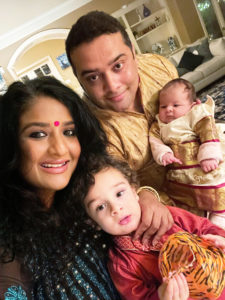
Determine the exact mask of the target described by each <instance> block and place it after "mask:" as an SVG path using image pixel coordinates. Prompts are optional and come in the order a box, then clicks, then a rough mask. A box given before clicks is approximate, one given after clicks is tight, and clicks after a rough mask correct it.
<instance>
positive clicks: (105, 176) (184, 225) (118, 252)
mask: <svg viewBox="0 0 225 300" xmlns="http://www.w3.org/2000/svg"><path fill="white" fill-rule="evenodd" d="M87 178H89V180H88V179H87V180H85V184H83V187H81V193H83V197H84V200H83V203H82V205H83V206H84V208H85V210H86V213H87V215H88V216H89V218H91V220H92V222H93V225H94V226H97V227H98V228H99V229H103V230H104V231H106V232H108V233H109V234H111V235H112V239H113V247H112V248H111V249H110V252H109V262H108V268H109V272H110V275H111V277H112V280H113V281H114V284H115V286H116V288H117V289H118V291H119V293H120V294H121V296H122V299H127V300H138V299H139V300H147V299H148V300H149V299H152V300H154V299H160V300H169V299H175V300H186V299H191V298H189V289H188V285H187V281H186V278H185V276H184V275H183V274H182V273H178V274H175V275H173V276H172V277H171V278H169V279H167V280H166V281H163V280H162V277H161V275H160V271H159V267H158V256H159V250H160V249H161V247H162V245H163V243H164V242H165V241H166V240H167V238H168V237H169V236H170V235H171V234H173V233H175V232H179V231H187V232H189V233H195V234H197V235H199V236H201V235H206V236H205V238H208V239H211V240H212V241H213V243H215V244H216V243H217V245H218V246H220V247H222V248H224V249H225V240H224V238H223V237H225V231H224V230H222V229H221V228H219V227H217V226H215V225H213V224H212V223H211V222H210V221H209V220H208V219H206V218H201V217H199V216H196V215H194V214H191V213H190V212H188V211H185V210H183V209H180V208H177V207H168V208H169V210H170V212H171V214H172V216H173V218H174V225H173V227H172V228H171V229H170V230H169V231H168V232H167V233H166V234H165V235H164V236H163V237H162V238H161V240H160V242H158V243H157V244H156V245H152V244H151V241H149V243H148V245H143V244H142V243H141V241H140V240H137V241H133V240H132V233H134V231H135V230H136V228H137V227H138V224H139V223H140V219H141V208H140V206H139V202H138V200H139V199H138V194H137V191H136V188H137V184H136V178H135V174H134V172H133V171H132V170H131V169H130V168H129V167H128V165H127V164H126V163H125V162H120V161H117V160H114V159H113V158H110V157H108V156H107V157H105V158H104V159H96V161H95V162H93V161H92V166H89V175H88V177H87ZM150 189H151V188H150ZM85 191H86V193H85ZM152 191H153V192H154V190H153V189H152ZM210 234H211V235H212V236H211V235H210ZM218 235H221V236H218ZM222 236H223V237H222ZM216 249H217V248H216ZM217 250H218V249H217ZM220 251H221V250H220ZM221 252H222V251H221ZM215 266H216V264H215V263H214V267H215ZM219 273H220V274H223V273H222V272H219ZM222 297H225V293H223V294H222V295H221V296H220V298H218V299H224V298H222Z"/></svg>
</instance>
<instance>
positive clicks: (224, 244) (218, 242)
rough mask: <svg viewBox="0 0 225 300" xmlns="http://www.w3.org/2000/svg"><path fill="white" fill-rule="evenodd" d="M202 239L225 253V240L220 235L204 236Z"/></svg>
mask: <svg viewBox="0 0 225 300" xmlns="http://www.w3.org/2000/svg"><path fill="white" fill-rule="evenodd" d="M201 237H202V238H203V239H205V240H208V241H211V242H213V243H214V245H215V246H216V247H218V248H221V249H222V250H223V251H224V252H225V238H224V237H222V236H220V235H214V234H204V235H201Z"/></svg>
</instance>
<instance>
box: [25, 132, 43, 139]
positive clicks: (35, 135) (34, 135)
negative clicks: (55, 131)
mask: <svg viewBox="0 0 225 300" xmlns="http://www.w3.org/2000/svg"><path fill="white" fill-rule="evenodd" d="M45 136H46V133H44V132H42V131H35V132H31V134H30V135H29V137H31V138H34V139H40V138H42V137H45Z"/></svg>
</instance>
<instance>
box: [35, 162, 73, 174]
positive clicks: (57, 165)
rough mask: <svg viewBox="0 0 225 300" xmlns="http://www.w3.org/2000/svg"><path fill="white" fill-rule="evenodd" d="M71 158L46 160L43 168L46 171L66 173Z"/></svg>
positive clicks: (42, 165)
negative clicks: (57, 160)
mask: <svg viewBox="0 0 225 300" xmlns="http://www.w3.org/2000/svg"><path fill="white" fill-rule="evenodd" d="M68 163H69V160H64V161H60V162H44V163H42V164H41V168H42V169H43V170H44V172H46V173H50V174H60V173H64V172H65V171H66V170H67V168H68Z"/></svg>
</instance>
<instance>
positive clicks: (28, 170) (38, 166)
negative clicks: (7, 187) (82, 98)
mask: <svg viewBox="0 0 225 300" xmlns="http://www.w3.org/2000/svg"><path fill="white" fill-rule="evenodd" d="M49 112H51V114H49ZM55 120H57V126H56V125H55V124H56V121H55ZM75 132H76V128H75V124H74V121H73V119H72V117H71V115H70V112H69V110H68V109H67V108H66V107H65V106H64V105H63V104H62V103H60V102H59V101H58V100H56V99H54V98H51V97H47V96H40V97H37V98H36V99H34V101H33V105H31V106H30V107H29V108H28V109H27V110H26V111H25V112H24V114H23V115H22V117H21V119H20V144H21V161H22V162H21V169H22V170H21V172H22V175H23V176H24V178H25V179H26V180H27V181H28V182H29V183H30V184H31V185H33V186H34V187H35V188H36V189H37V191H40V192H41V195H42V197H43V196H44V195H45V192H46V193H48V195H49V194H52V195H54V193H55V192H56V191H58V190H61V189H63V188H64V187H66V186H67V184H68V183H69V181H70V178H71V176H72V174H73V172H74V170H75V168H76V165H77V162H78V159H79V156H80V151H81V148H80V143H79V141H78V139H77V136H76V133H75Z"/></svg>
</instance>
